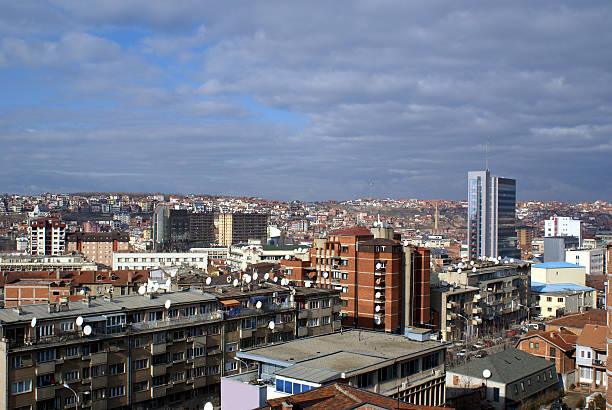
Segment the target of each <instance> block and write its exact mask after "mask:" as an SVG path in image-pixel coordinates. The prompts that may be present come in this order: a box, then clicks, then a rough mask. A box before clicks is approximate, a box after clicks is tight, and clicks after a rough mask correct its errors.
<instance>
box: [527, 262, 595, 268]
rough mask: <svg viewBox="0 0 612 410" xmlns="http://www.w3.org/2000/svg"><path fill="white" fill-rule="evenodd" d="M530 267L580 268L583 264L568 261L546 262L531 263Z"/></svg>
mask: <svg viewBox="0 0 612 410" xmlns="http://www.w3.org/2000/svg"><path fill="white" fill-rule="evenodd" d="M531 267H532V268H539V269H564V268H582V267H583V266H580V265H575V264H573V263H569V262H546V263H538V264H536V265H531Z"/></svg>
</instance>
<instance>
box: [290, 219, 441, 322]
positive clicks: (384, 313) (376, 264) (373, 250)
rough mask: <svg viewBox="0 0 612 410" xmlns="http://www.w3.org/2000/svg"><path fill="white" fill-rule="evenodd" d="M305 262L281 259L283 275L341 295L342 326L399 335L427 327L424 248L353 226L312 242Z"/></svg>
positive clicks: (426, 255) (427, 273) (427, 258)
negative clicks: (336, 291) (414, 327)
mask: <svg viewBox="0 0 612 410" xmlns="http://www.w3.org/2000/svg"><path fill="white" fill-rule="evenodd" d="M381 229H382V228H381ZM387 231H388V232H386V233H385V234H384V235H385V236H387V237H393V231H392V229H388V230H387ZM379 234H380V233H379ZM380 236H383V235H380ZM309 257H310V263H305V262H304V261H303V260H302V259H297V258H294V259H290V260H286V259H285V260H281V261H280V262H281V266H283V269H284V272H285V276H286V278H288V279H290V280H291V281H294V282H295V283H296V284H297V285H300V286H301V285H304V286H307V287H310V286H314V287H323V288H327V287H331V288H334V289H338V290H340V291H341V294H340V296H341V298H342V315H343V320H342V322H343V325H345V326H355V327H361V328H369V329H377V330H384V331H386V332H403V329H405V328H408V327H411V326H413V325H425V324H429V322H430V316H429V312H430V311H429V297H430V292H429V276H430V269H431V266H430V262H431V258H430V252H429V249H425V248H419V247H415V246H412V245H402V244H401V243H400V242H399V241H398V240H397V239H396V240H393V239H387V238H383V237H376V238H375V237H374V235H373V234H372V232H371V231H370V230H369V229H367V228H364V227H353V228H346V229H342V230H339V231H336V232H333V233H331V234H329V235H328V236H327V237H326V238H322V239H315V241H314V242H313V245H312V248H311V249H310V251H309Z"/></svg>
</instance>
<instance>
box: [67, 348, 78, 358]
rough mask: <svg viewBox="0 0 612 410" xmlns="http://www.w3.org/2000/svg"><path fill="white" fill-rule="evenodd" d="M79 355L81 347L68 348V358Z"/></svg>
mask: <svg viewBox="0 0 612 410" xmlns="http://www.w3.org/2000/svg"><path fill="white" fill-rule="evenodd" d="M78 355H79V347H78V346H71V347H67V348H66V357H73V356H78Z"/></svg>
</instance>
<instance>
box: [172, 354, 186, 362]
mask: <svg viewBox="0 0 612 410" xmlns="http://www.w3.org/2000/svg"><path fill="white" fill-rule="evenodd" d="M184 358H185V353H184V352H175V353H172V361H173V362H178V361H180V360H183V359H184Z"/></svg>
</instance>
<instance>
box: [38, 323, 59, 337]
mask: <svg viewBox="0 0 612 410" xmlns="http://www.w3.org/2000/svg"><path fill="white" fill-rule="evenodd" d="M54 330H55V325H53V324H50V325H39V326H38V327H37V328H36V335H37V336H38V337H47V336H53V334H54V333H55V332H54Z"/></svg>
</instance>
